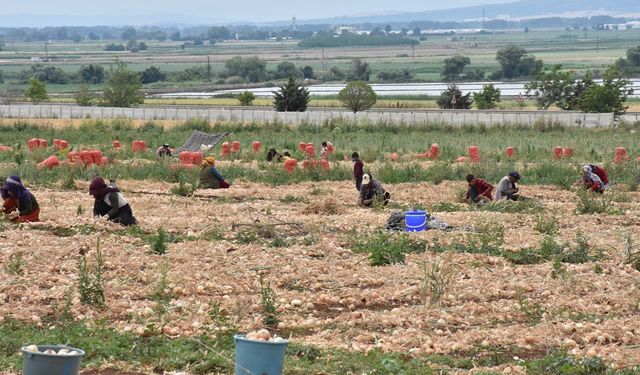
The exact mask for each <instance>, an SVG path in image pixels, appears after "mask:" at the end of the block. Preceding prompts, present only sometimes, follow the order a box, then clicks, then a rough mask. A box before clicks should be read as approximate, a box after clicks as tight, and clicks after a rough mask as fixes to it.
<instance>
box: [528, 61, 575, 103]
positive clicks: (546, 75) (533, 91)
mask: <svg viewBox="0 0 640 375" xmlns="http://www.w3.org/2000/svg"><path fill="white" fill-rule="evenodd" d="M575 81H576V79H575V74H574V73H573V72H570V71H562V65H554V66H553V67H552V68H551V70H544V71H541V72H539V73H537V74H536V75H534V76H533V79H532V80H531V81H530V82H529V83H527V84H525V85H524V87H525V89H526V92H527V95H528V96H533V97H534V98H535V99H536V103H537V105H538V109H545V110H546V109H549V107H551V106H552V105H554V104H558V103H561V102H563V101H564V100H565V98H568V97H570V96H572V94H573V90H574V85H575Z"/></svg>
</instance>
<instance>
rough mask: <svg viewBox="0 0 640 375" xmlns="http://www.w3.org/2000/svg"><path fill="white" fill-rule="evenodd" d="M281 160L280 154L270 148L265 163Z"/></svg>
mask: <svg viewBox="0 0 640 375" xmlns="http://www.w3.org/2000/svg"><path fill="white" fill-rule="evenodd" d="M280 160H282V154H280V153H279V152H278V151H276V149H275V148H270V149H269V152H267V161H280Z"/></svg>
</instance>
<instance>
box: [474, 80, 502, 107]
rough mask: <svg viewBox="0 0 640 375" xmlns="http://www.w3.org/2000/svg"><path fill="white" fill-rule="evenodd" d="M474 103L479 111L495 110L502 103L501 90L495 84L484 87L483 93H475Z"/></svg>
mask: <svg viewBox="0 0 640 375" xmlns="http://www.w3.org/2000/svg"><path fill="white" fill-rule="evenodd" d="M473 101H474V102H475V103H476V106H477V107H478V109H494V108H495V107H496V104H497V103H499V102H500V89H497V88H496V87H495V86H494V85H493V84H489V85H484V86H483V87H482V91H480V92H475V93H473Z"/></svg>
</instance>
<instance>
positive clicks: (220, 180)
mask: <svg viewBox="0 0 640 375" xmlns="http://www.w3.org/2000/svg"><path fill="white" fill-rule="evenodd" d="M215 164H216V159H214V158H213V157H211V156H209V157H208V158H206V159H204V161H203V162H202V168H201V169H200V188H201V189H228V188H229V186H231V185H229V183H228V182H226V181H225V180H224V177H222V175H221V174H220V172H218V169H216V167H215Z"/></svg>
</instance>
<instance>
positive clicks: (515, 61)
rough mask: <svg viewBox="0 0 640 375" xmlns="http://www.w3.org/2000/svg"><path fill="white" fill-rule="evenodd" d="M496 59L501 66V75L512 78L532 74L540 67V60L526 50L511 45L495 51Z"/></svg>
mask: <svg viewBox="0 0 640 375" xmlns="http://www.w3.org/2000/svg"><path fill="white" fill-rule="evenodd" d="M496 60H498V63H500V66H501V67H502V77H504V78H513V77H519V76H528V75H531V74H534V73H535V72H536V71H538V70H540V69H541V68H542V61H540V60H536V58H535V57H534V56H531V55H529V54H528V52H527V50H526V49H524V48H522V47H519V46H516V45H511V46H508V47H505V48H503V49H501V50H499V51H498V52H497V53H496Z"/></svg>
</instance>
